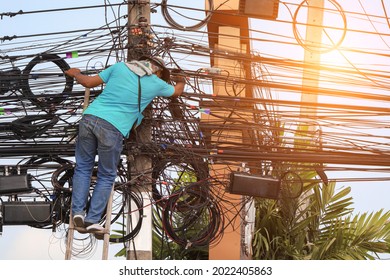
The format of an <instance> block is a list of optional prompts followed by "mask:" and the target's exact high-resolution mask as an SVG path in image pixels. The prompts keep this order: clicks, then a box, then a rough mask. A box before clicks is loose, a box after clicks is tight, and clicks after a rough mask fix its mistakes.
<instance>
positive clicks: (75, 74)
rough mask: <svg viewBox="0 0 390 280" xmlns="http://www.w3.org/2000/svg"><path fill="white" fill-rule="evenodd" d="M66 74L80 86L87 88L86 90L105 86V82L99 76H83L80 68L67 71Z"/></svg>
mask: <svg viewBox="0 0 390 280" xmlns="http://www.w3.org/2000/svg"><path fill="white" fill-rule="evenodd" d="M65 74H66V75H68V76H69V77H72V78H75V79H76V81H77V82H78V83H79V84H81V85H83V86H85V87H86V88H93V87H96V86H98V85H101V84H103V80H102V79H101V78H100V77H99V75H95V76H87V75H84V74H81V71H80V69H78V68H70V69H69V70H67V71H65Z"/></svg>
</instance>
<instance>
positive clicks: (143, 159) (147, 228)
mask: <svg viewBox="0 0 390 280" xmlns="http://www.w3.org/2000/svg"><path fill="white" fill-rule="evenodd" d="M149 34H150V5H149V1H146V0H135V1H129V2H128V51H127V61H131V60H133V59H138V58H139V57H140V56H141V55H143V54H145V50H147V49H148V46H149V38H150V37H149ZM143 114H144V116H145V119H144V120H143V122H142V125H141V126H139V127H138V128H137V139H138V142H139V143H140V144H146V143H148V142H151V138H152V136H151V135H152V134H151V131H152V128H151V124H150V121H149V122H148V121H147V120H148V119H149V120H150V117H151V110H150V109H149V108H147V109H146V110H145V111H144V113H143ZM132 137H133V138H132V139H134V135H132ZM151 167H152V161H151V159H150V158H149V157H148V156H147V155H142V154H139V155H128V168H130V169H131V171H132V173H133V174H143V173H145V175H144V176H148V174H147V173H146V172H148V171H149V172H150V169H151ZM134 171H135V172H134ZM149 174H150V173H149ZM148 181H151V180H148ZM133 187H134V186H133ZM141 192H142V196H143V201H144V205H150V197H151V193H152V186H151V185H144V186H142V190H141ZM129 203H130V204H131V202H129ZM127 209H128V211H129V212H130V209H134V206H131V205H127ZM143 210H144V215H143V217H137V216H136V215H135V214H131V213H130V214H129V215H128V217H127V218H128V222H127V227H128V229H127V231H128V233H129V232H130V231H131V230H132V229H131V228H130V224H131V223H130V218H132V219H133V221H134V220H135V221H136V220H137V219H143V222H142V228H141V230H140V232H139V234H138V235H137V236H136V238H135V239H134V244H135V246H134V250H132V249H133V248H132V247H130V244H127V246H126V259H138V260H151V259H152V209H151V207H146V208H144V209H143ZM130 215H133V217H131V216H130ZM133 224H136V222H133Z"/></svg>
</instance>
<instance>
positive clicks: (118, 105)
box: [84, 62, 175, 137]
mask: <svg viewBox="0 0 390 280" xmlns="http://www.w3.org/2000/svg"><path fill="white" fill-rule="evenodd" d="M99 76H100V78H101V79H102V80H103V82H104V83H105V84H106V85H105V88H104V90H103V92H102V93H101V94H100V95H99V96H98V97H97V98H96V99H95V100H94V101H93V102H92V103H91V104H90V105H89V106H88V108H87V109H86V110H85V111H84V114H89V115H95V116H97V117H99V118H102V119H104V120H106V121H108V122H109V123H111V124H112V125H114V126H115V127H116V128H117V129H118V130H119V131H120V132H121V133H122V134H123V136H125V137H127V136H128V135H129V132H130V129H131V128H132V127H133V124H134V123H135V122H136V121H137V119H138V117H139V115H140V114H139V112H138V76H137V75H136V74H134V73H133V72H132V71H131V70H130V69H129V68H128V67H127V66H126V64H125V63H124V62H118V63H116V64H114V65H112V66H110V67H108V68H107V69H105V70H103V71H102V72H100V73H99ZM174 91H175V89H174V87H173V86H172V85H169V84H167V83H166V82H165V81H163V80H161V79H160V78H158V77H157V76H156V75H150V76H143V77H141V112H142V111H143V110H144V109H145V108H146V106H148V105H149V103H150V102H151V101H152V100H153V99H154V98H155V97H157V96H164V97H169V96H172V95H173V93H174Z"/></svg>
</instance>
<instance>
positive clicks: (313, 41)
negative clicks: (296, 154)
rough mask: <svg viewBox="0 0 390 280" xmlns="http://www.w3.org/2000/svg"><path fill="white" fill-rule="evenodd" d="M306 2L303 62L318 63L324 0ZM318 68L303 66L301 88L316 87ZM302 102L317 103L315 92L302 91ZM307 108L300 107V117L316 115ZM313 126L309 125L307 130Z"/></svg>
mask: <svg viewBox="0 0 390 280" xmlns="http://www.w3.org/2000/svg"><path fill="white" fill-rule="evenodd" d="M307 2H308V14H307V28H306V40H305V41H306V44H307V45H308V46H309V48H308V49H305V53H304V64H310V65H318V66H319V65H320V62H321V44H322V32H323V29H324V27H323V18H324V0H309V1H307ZM319 76H320V70H319V67H310V69H309V68H308V67H304V69H303V78H302V86H303V88H306V87H307V88H312V89H313V90H314V89H315V88H318V83H319ZM301 101H302V102H310V103H312V104H315V103H317V101H318V95H317V92H306V91H304V92H302V96H301ZM311 108H313V109H308V108H305V107H301V116H302V118H308V119H310V118H311V117H313V116H315V115H317V112H316V108H315V107H311ZM313 128H314V127H313V126H311V128H309V130H312V129H313Z"/></svg>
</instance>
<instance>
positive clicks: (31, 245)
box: [0, 0, 390, 260]
mask: <svg viewBox="0 0 390 280" xmlns="http://www.w3.org/2000/svg"><path fill="white" fill-rule="evenodd" d="M111 2H112V3H116V2H120V1H116V2H115V1H111ZM295 2H297V3H298V2H299V1H295ZM341 2H343V3H342V5H345V8H346V9H352V10H358V11H360V12H362V9H361V7H359V6H358V5H357V3H358V1H357V0H354V1H340V3H341ZM344 2H348V3H344ZM361 2H362V3H363V4H364V7H365V8H366V9H367V10H370V13H373V14H381V13H383V10H382V6H381V2H380V1H372V0H370V1H369V0H365V1H361ZM170 3H173V2H171V1H170ZM102 4H104V1H103V0H88V1H82V3H81V2H80V1H75V0H67V1H36V0H30V1H26V0H13V1H7V0H0V13H5V12H17V11H19V10H23V11H32V10H40V9H50V8H57V7H61V5H62V6H63V7H64V6H65V7H72V6H79V5H102ZM347 6H348V7H347ZM389 8H390V7H389ZM158 12H160V11H158ZM279 12H280V14H281V15H280V16H281V17H283V16H286V15H287V16H288V13H289V11H288V10H287V9H286V8H285V7H284V6H282V5H281V6H280V11H279ZM74 13H75V14H72V16H71V17H69V13H65V12H64V13H63V12H61V13H47V14H31V15H23V16H15V17H13V18H10V17H7V16H5V17H3V19H0V37H2V36H12V35H24V34H31V33H46V32H55V31H57V30H72V29H81V28H88V27H96V26H100V25H103V24H104V14H102V13H97V12H96V10H94V9H91V10H88V11H84V12H81V11H76V12H74ZM251 24H252V26H251V27H252V29H261V30H262V31H264V32H277V31H280V33H281V34H284V33H286V32H287V33H288V34H291V30H286V29H285V25H282V24H277V23H275V22H273V21H265V20H253V21H252V23H251ZM353 24H354V23H352V25H353ZM366 28H368V29H370V28H371V29H372V26H371V27H370V26H367V27H366ZM378 28H383V25H381V24H378ZM383 32H386V34H388V33H389V30H384V31H383ZM336 35H337V34H336ZM253 36H254V37H256V36H257V37H258V36H260V35H259V34H256V33H255V34H253ZM361 43H364V44H365V46H366V48H367V49H370V48H372V49H377V48H385V47H386V45H385V44H384V43H383V42H380V41H371V42H370V41H367V40H365V39H364V38H355V37H353V36H350V37H348V38H347V39H346V41H345V42H344V44H345V45H347V46H348V45H349V46H351V47H353V46H354V44H361ZM389 44H390V41H389ZM253 48H254V49H256V48H258V49H259V51H260V52H263V53H267V54H274V55H275V56H278V55H279V54H280V50H277V49H273V48H272V47H271V46H270V45H267V44H265V43H253ZM1 49H2V44H1V42H0V50H1ZM302 55H303V51H302V50H300V51H297V53H296V54H295V56H296V57H295V58H300V57H302ZM349 58H350V59H351V60H354V59H356V62H359V61H358V60H359V58H358V57H353V56H351V57H349ZM326 59H328V60H333V61H340V60H342V58H340V54H339V53H337V52H332V53H329V54H327V55H326ZM365 63H367V62H365ZM381 63H382V62H381ZM0 164H1V159H0ZM328 175H329V176H330V177H332V176H334V177H339V176H346V175H345V173H343V174H341V175H340V174H336V173H333V174H328ZM347 175H348V177H350V176H352V177H353V176H355V175H359V174H354V173H351V174H347ZM366 176H367V177H369V176H372V177H378V176H379V177H382V176H383V174H381V173H370V174H366ZM343 185H346V186H351V187H352V193H351V195H352V196H353V198H354V208H355V211H356V212H372V211H378V210H380V209H385V210H390V202H389V196H390V186H389V183H388V182H387V181H385V182H345V183H341V184H340V186H343ZM63 235H64V232H63V231H59V232H55V233H52V232H50V231H45V230H39V229H34V228H30V227H26V226H5V227H4V228H3V235H2V236H0V260H10V259H13V260H18V259H41V260H50V259H52V260H62V259H64V250H65V245H64V238H63ZM97 250H100V248H98V249H97ZM118 250H119V249H117V248H115V247H111V248H110V255H111V256H110V258H111V259H115V258H114V257H113V253H115V252H117V251H118ZM91 258H92V259H100V258H101V257H100V252H99V251H97V252H96V254H95V255H94V256H92V257H91Z"/></svg>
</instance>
